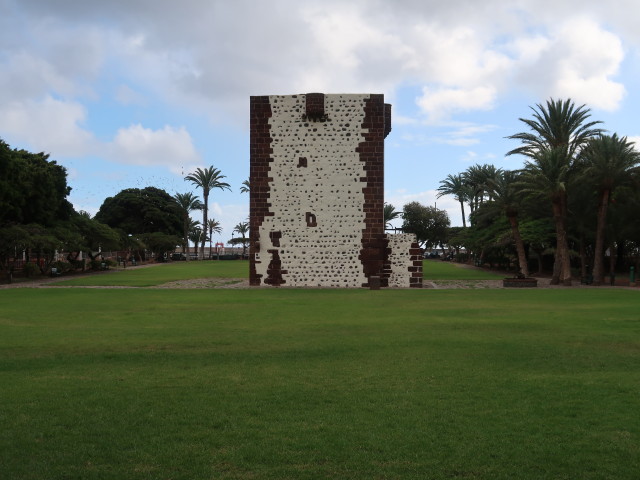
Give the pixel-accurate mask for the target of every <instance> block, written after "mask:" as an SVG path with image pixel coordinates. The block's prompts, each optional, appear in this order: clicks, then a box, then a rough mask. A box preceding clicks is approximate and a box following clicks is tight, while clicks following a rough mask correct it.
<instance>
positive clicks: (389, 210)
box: [383, 202, 402, 229]
mask: <svg viewBox="0 0 640 480" xmlns="http://www.w3.org/2000/svg"><path fill="white" fill-rule="evenodd" d="M401 216H402V212H398V211H396V207H394V206H393V205H391V204H390V203H386V202H385V204H384V210H383V218H384V228H385V229H391V228H393V227H392V226H391V221H392V220H395V219H396V218H399V217H401Z"/></svg>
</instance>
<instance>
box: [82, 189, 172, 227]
mask: <svg viewBox="0 0 640 480" xmlns="http://www.w3.org/2000/svg"><path fill="white" fill-rule="evenodd" d="M95 218H96V220H98V221H100V222H103V223H105V224H107V225H109V226H110V227H113V228H118V229H120V230H122V231H123V232H124V233H125V234H127V235H142V234H148V233H154V232H160V233H164V234H166V235H175V236H179V237H181V236H182V235H183V216H182V213H181V211H180V208H179V206H178V204H177V203H176V201H175V199H174V198H173V197H172V196H171V195H169V194H168V193H167V192H165V191H164V190H162V189H160V188H156V187H146V188H143V189H139V188H128V189H125V190H122V191H121V192H119V193H118V194H117V195H115V196H113V197H108V198H107V199H106V200H105V201H104V203H103V204H102V206H101V207H100V210H99V211H98V213H97V214H96V216H95Z"/></svg>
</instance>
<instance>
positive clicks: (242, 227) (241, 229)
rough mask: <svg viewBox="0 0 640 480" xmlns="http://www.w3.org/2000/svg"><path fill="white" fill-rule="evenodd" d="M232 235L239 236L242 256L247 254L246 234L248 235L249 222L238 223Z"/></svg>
mask: <svg viewBox="0 0 640 480" xmlns="http://www.w3.org/2000/svg"><path fill="white" fill-rule="evenodd" d="M232 233H238V234H240V238H241V240H242V256H244V255H245V254H246V252H247V241H248V240H249V239H248V238H247V233H249V222H240V223H239V224H237V225H236V226H235V227H234V228H233V232H232Z"/></svg>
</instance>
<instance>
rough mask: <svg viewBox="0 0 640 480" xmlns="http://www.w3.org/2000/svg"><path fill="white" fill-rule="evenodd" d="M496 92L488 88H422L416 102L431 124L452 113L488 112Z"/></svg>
mask: <svg viewBox="0 0 640 480" xmlns="http://www.w3.org/2000/svg"><path fill="white" fill-rule="evenodd" d="M495 98H496V90H495V89H494V88H493V87H490V86H478V87H473V88H470V89H461V88H439V89H436V90H434V89H431V88H429V87H424V88H423V89H422V96H421V97H419V98H418V99H417V100H416V102H417V103H418V105H419V106H420V108H422V110H423V111H424V112H425V113H426V114H427V115H428V116H429V120H430V121H431V122H436V121H442V120H446V119H448V117H449V116H450V115H451V114H452V113H453V112H460V111H469V110H489V109H490V108H491V107H492V106H493V103H494V101H495Z"/></svg>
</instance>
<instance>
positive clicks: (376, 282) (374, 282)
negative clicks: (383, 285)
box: [369, 275, 380, 290]
mask: <svg viewBox="0 0 640 480" xmlns="http://www.w3.org/2000/svg"><path fill="white" fill-rule="evenodd" d="M369 290H380V277H379V276H377V275H373V276H371V277H369Z"/></svg>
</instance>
